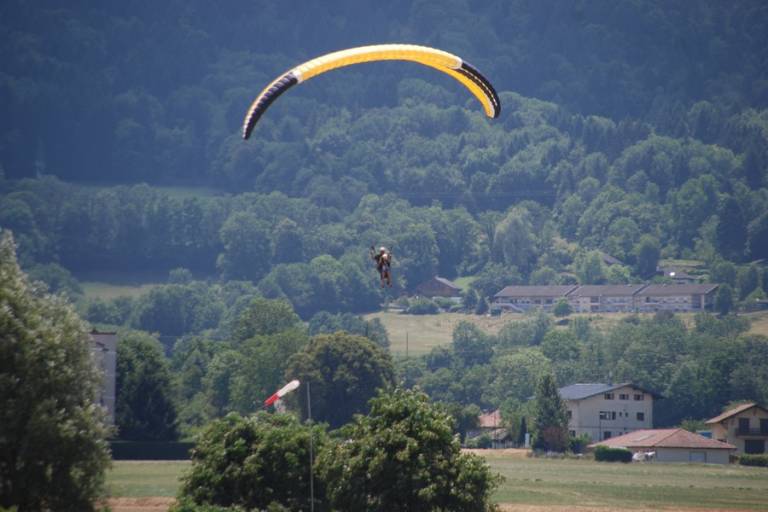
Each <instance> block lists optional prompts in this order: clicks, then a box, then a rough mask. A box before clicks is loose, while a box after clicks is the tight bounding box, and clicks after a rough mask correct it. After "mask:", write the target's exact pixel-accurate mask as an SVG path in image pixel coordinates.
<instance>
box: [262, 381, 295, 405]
mask: <svg viewBox="0 0 768 512" xmlns="http://www.w3.org/2000/svg"><path fill="white" fill-rule="evenodd" d="M297 387H299V381H298V380H295V379H294V380H292V381H291V382H289V383H288V384H286V385H285V386H283V387H281V388H280V389H278V390H277V393H275V394H274V395H272V396H270V397H269V398H267V399H266V400H264V407H269V406H270V405H272V404H273V403H275V402H277V401H278V400H280V399H281V398H283V396H285V395H287V394H288V393H290V392H291V391H293V390H294V389H296V388H297Z"/></svg>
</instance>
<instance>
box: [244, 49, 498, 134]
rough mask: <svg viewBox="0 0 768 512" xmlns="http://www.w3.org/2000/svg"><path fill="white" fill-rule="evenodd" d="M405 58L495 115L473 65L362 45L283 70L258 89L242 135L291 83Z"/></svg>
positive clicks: (492, 99)
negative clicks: (455, 82)
mask: <svg viewBox="0 0 768 512" xmlns="http://www.w3.org/2000/svg"><path fill="white" fill-rule="evenodd" d="M382 60H405V61H410V62H418V63H419V64H423V65H425V66H429V67H431V68H434V69H436V70H438V71H442V72H443V73H445V74H447V75H450V76H452V77H453V78H455V79H456V80H458V81H459V82H460V83H461V84H462V85H463V86H464V87H466V88H467V89H469V91H470V92H471V93H472V94H473V95H474V96H475V97H476V98H477V99H478V101H480V104H481V105H482V106H483V110H485V114H486V115H487V116H488V117H498V116H499V113H500V112H501V103H500V102H499V96H498V95H497V94H496V91H495V90H494V88H493V86H492V85H491V83H490V82H489V81H488V79H486V78H485V77H484V76H483V75H482V74H481V73H480V72H479V71H478V70H477V69H476V68H474V67H473V66H471V65H470V64H468V63H467V62H464V61H463V60H462V59H461V58H459V57H457V56H456V55H453V54H450V53H448V52H444V51H442V50H437V49H435V48H429V47H426V46H416V45H410V44H380V45H374V46H361V47H359V48H350V49H348V50H341V51H338V52H333V53H329V54H327V55H323V56H321V57H317V58H315V59H312V60H310V61H307V62H305V63H304V64H300V65H298V66H296V67H295V68H293V69H291V70H290V71H288V72H286V73H284V74H283V75H281V76H279V77H278V78H277V79H275V80H274V81H273V82H272V83H270V84H269V85H268V86H267V87H265V88H264V90H263V91H261V94H259V95H258V96H257V97H256V99H255V100H253V103H252V104H251V108H249V109H248V113H247V114H246V116H245V120H244V121H243V138H244V139H247V138H248V137H249V136H250V135H251V132H252V131H253V127H254V126H256V122H257V121H258V120H259V118H260V117H261V116H262V114H264V112H265V111H266V110H267V109H268V108H269V106H270V105H271V104H272V103H273V102H274V101H275V100H276V99H277V98H278V97H280V95H281V94H283V93H284V92H285V91H287V90H288V89H290V88H291V87H292V86H294V85H296V84H298V83H300V82H304V81H306V80H309V79H310V78H312V77H314V76H317V75H320V74H322V73H325V72H326V71H331V70H333V69H337V68H341V67H344V66H351V65H353V64H362V63H364V62H375V61H382Z"/></svg>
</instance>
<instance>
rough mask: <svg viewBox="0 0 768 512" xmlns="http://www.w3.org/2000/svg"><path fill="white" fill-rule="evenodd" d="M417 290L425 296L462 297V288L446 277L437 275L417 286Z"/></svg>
mask: <svg viewBox="0 0 768 512" xmlns="http://www.w3.org/2000/svg"><path fill="white" fill-rule="evenodd" d="M416 292H417V293H418V294H419V295H423V296H425V297H430V298H431V297H446V298H461V288H459V287H458V286H456V285H455V284H454V283H452V282H451V281H449V280H448V279H446V278H444V277H439V276H435V277H433V278H432V279H429V280H428V281H424V282H423V283H421V284H420V285H418V286H417V287H416Z"/></svg>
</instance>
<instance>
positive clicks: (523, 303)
mask: <svg viewBox="0 0 768 512" xmlns="http://www.w3.org/2000/svg"><path fill="white" fill-rule="evenodd" d="M576 288H578V286H577V285H564V286H559V285H558V286H554V285H546V286H507V287H506V288H504V289H503V290H501V291H500V292H499V293H497V294H496V295H494V296H493V302H492V303H491V310H492V311H512V312H517V313H522V312H525V311H529V310H531V309H543V310H544V311H550V310H551V309H552V308H554V306H555V304H557V301H558V300H560V299H562V298H565V297H566V296H567V295H568V294H569V293H570V292H572V291H573V290H575V289H576Z"/></svg>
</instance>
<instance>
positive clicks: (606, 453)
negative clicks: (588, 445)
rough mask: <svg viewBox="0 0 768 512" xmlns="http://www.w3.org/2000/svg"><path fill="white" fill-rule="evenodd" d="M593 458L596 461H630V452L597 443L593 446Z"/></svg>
mask: <svg viewBox="0 0 768 512" xmlns="http://www.w3.org/2000/svg"><path fill="white" fill-rule="evenodd" d="M595 460H596V461H598V462H632V452H631V451H629V450H626V449H624V448H609V447H607V446H603V445H599V446H598V447H597V448H595Z"/></svg>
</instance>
